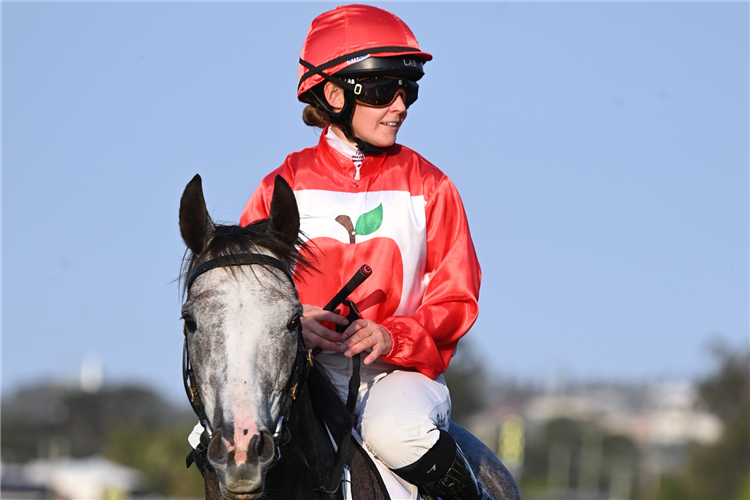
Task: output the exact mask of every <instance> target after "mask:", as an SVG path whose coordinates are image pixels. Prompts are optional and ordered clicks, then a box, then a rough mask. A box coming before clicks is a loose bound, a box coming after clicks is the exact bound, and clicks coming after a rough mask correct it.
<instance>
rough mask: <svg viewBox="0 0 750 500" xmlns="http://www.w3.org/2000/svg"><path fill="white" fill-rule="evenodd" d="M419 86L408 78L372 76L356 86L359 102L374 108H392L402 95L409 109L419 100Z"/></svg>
mask: <svg viewBox="0 0 750 500" xmlns="http://www.w3.org/2000/svg"><path fill="white" fill-rule="evenodd" d="M418 94H419V84H418V83H417V82H416V81H414V80H407V79H406V78H395V77H390V76H370V77H366V78H360V79H359V80H358V81H357V83H356V84H355V85H354V95H355V98H356V99H357V101H358V102H359V103H361V104H364V105H365V106H370V107H372V108H385V107H386V106H390V105H391V104H393V102H394V101H395V100H396V98H397V97H398V96H399V95H400V96H401V98H402V99H403V100H404V105H406V107H407V108H408V107H409V106H411V105H412V104H414V101H416V100H417V97H418Z"/></svg>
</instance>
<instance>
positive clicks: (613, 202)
mask: <svg viewBox="0 0 750 500" xmlns="http://www.w3.org/2000/svg"><path fill="white" fill-rule="evenodd" d="M335 5H337V4H335V3H234V2H233V3H179V2H166V3H148V2H142V3H141V2H138V3H90V2H81V3H37V2H34V3H15V2H7V1H5V2H2V4H1V5H0V8H1V9H2V388H3V391H4V393H5V394H8V392H9V391H12V390H13V389H15V388H17V387H19V386H20V385H22V384H25V383H29V382H33V381H37V380H41V379H44V378H46V377H51V378H55V379H57V380H60V381H65V380H70V379H72V378H75V377H76V375H77V373H78V370H79V366H80V364H81V361H82V360H83V359H87V358H88V359H92V358H98V359H101V361H102V363H103V366H104V377H105V381H108V382H122V381H126V380H135V381H138V382H150V383H153V384H154V385H155V387H156V388H157V389H158V390H160V391H163V392H164V393H165V394H167V395H169V396H170V397H174V398H175V399H179V398H181V397H183V396H182V393H181V391H182V387H181V384H182V381H181V375H180V357H181V348H182V332H181V322H180V320H179V317H180V305H181V298H180V295H179V292H178V286H177V283H176V282H175V279H176V278H177V276H178V270H179V266H180V260H181V257H182V254H183V250H184V247H183V244H182V241H181V239H180V236H179V232H178V226H177V211H178V204H179V197H180V194H181V192H182V189H183V188H184V186H185V184H186V183H187V182H188V181H189V180H190V178H191V177H192V176H193V175H194V174H195V173H200V174H201V176H202V177H203V182H204V188H205V191H206V199H207V202H208V205H209V209H210V210H211V212H212V214H213V217H214V219H216V220H219V221H225V222H235V221H237V220H238V219H239V215H240V211H241V209H242V207H243V206H244V204H245V202H246V201H247V199H248V197H249V196H250V194H251V193H252V192H253V190H254V188H255V186H256V185H257V183H258V182H259V181H260V179H261V178H262V176H263V175H265V174H266V173H267V172H269V171H270V170H272V169H274V168H276V167H277V166H278V165H279V164H281V162H282V161H283V159H284V157H285V156H286V155H287V154H288V153H289V152H292V151H296V150H299V149H301V148H303V147H307V146H311V145H314V144H315V143H317V137H318V132H317V131H316V130H314V129H310V128H308V127H306V126H305V125H304V124H303V123H302V121H301V119H300V116H301V111H302V108H303V105H302V104H301V103H299V102H297V100H296V93H295V90H296V83H297V59H298V57H299V51H300V48H301V46H302V42H303V40H304V37H305V34H306V32H307V29H308V27H309V24H310V21H311V20H312V19H313V18H314V17H315V16H316V15H317V14H319V13H321V12H323V11H325V10H328V9H330V8H333V7H335ZM378 5H380V6H383V7H385V8H387V9H389V10H392V11H393V12H394V13H396V14H397V15H398V16H400V17H401V18H402V19H403V20H404V21H406V23H407V24H409V26H410V27H411V28H412V30H413V31H414V33H415V34H416V36H417V38H418V40H419V42H420V45H421V47H422V49H423V50H425V51H428V52H430V53H432V54H433V55H434V60H433V61H431V62H429V63H428V64H427V65H426V76H425V77H424V79H423V80H422V81H421V82H420V83H421V86H420V98H419V101H418V102H417V103H416V104H415V105H414V106H412V108H410V110H409V118H408V119H407V121H406V123H405V125H404V127H403V128H402V129H401V132H400V135H399V142H400V143H402V144H405V145H407V146H409V147H411V148H413V149H416V150H417V151H419V152H420V153H421V154H422V155H423V156H425V157H426V158H427V159H428V160H430V161H432V162H433V163H435V164H436V165H437V166H438V167H440V168H441V169H442V170H443V171H445V172H446V173H447V174H448V175H449V176H450V177H451V178H452V179H453V181H454V182H455V184H456V185H457V186H458V189H459V191H460V192H461V194H462V197H463V199H464V202H465V205H466V210H467V213H468V216H469V221H470V225H471V229H472V234H473V237H474V241H475V244H476V247H477V252H478V254H479V258H480V262H481V264H482V268H483V283H482V291H481V298H480V316H479V320H478V321H477V323H476V325H475V326H474V328H473V329H472V331H471V332H470V333H469V338H470V339H471V341H470V343H471V344H473V346H474V347H475V349H476V350H477V352H478V353H479V354H480V356H482V359H484V360H485V362H486V363H487V365H488V366H489V367H491V370H492V371H493V372H494V373H498V374H503V375H506V376H512V377H517V378H519V379H535V380H541V381H543V380H545V379H547V378H548V377H549V376H550V374H551V373H556V372H558V371H560V370H565V372H566V373H567V374H568V377H569V378H572V379H577V380H588V379H595V378H600V379H606V380H613V381H639V380H647V379H659V378H672V377H678V378H679V377H694V376H696V375H697V374H700V373H702V372H703V371H704V370H705V369H706V368H707V366H709V358H708V357H707V355H706V354H705V349H704V348H705V345H706V342H707V340H708V339H710V338H711V337H712V336H714V335H722V336H724V337H725V338H727V339H730V340H731V341H732V342H733V343H734V345H738V346H739V345H747V343H748V303H749V296H748V288H749V287H748V231H749V229H748V228H749V223H748V213H749V210H748V186H749V184H748V150H749V147H748V137H749V135H750V130H749V127H748V115H749V111H750V108H749V101H748V93H749V90H748V89H749V88H750V82H749V78H748V66H749V60H750V59H749V57H748V50H749V49H748V48H749V47H750V40H749V38H748V32H749V31H748V22H749V12H748V3H747V2H741V3H739V2H737V3H718V2H715V3H708V2H706V3H676V2H666V3H644V2H633V3H596V2H581V3H561V2H558V3H523V4H522V3H460V4H459V3H383V4H378Z"/></svg>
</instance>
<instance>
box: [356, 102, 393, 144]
mask: <svg viewBox="0 0 750 500" xmlns="http://www.w3.org/2000/svg"><path fill="white" fill-rule="evenodd" d="M405 119H406V105H405V104H404V100H403V98H402V97H401V96H398V97H397V98H396V100H395V101H393V102H392V103H391V104H390V105H388V106H386V107H384V108H372V107H369V106H364V105H362V104H360V103H357V105H356V106H355V107H354V114H353V115H352V129H353V131H354V135H355V137H358V138H360V139H362V140H363V141H365V142H369V143H370V144H372V145H373V146H379V147H382V148H387V147H389V146H393V144H394V143H395V142H396V135H397V134H398V129H399V128H400V127H401V124H402V123H404V120H405Z"/></svg>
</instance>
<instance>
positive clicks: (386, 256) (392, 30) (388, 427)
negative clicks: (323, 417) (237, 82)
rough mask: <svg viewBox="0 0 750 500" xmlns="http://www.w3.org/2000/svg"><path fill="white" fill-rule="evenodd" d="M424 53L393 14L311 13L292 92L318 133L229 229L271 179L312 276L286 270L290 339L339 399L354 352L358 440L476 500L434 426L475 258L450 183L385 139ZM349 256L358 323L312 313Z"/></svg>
mask: <svg viewBox="0 0 750 500" xmlns="http://www.w3.org/2000/svg"><path fill="white" fill-rule="evenodd" d="M431 59H432V56H431V55H430V54H428V53H426V52H423V51H421V50H420V48H419V45H418V43H417V40H416V38H415V37H414V35H413V34H412V31H411V30H410V29H409V27H408V26H407V25H406V24H405V23H404V22H403V21H402V20H401V19H399V18H398V17H396V16H395V15H393V14H391V13H390V12H387V11H385V10H382V9H379V8H377V7H373V6H367V5H346V6H341V7H338V8H336V9H333V10H331V11H328V12H325V13H323V14H321V15H320V16H318V17H317V18H316V19H314V20H313V22H312V25H311V26H310V29H309V31H308V33H307V37H306V39H305V42H304V45H303V47H302V53H301V57H300V66H299V85H298V89H297V97H298V99H299V100H300V101H302V102H304V103H307V104H308V106H307V107H306V108H305V110H304V112H303V120H304V121H305V123H306V124H308V125H312V126H317V127H320V128H322V129H323V132H322V133H321V136H320V140H319V143H318V145H317V146H315V147H311V148H307V149H304V150H302V151H299V152H296V153H292V154H290V155H289V156H288V157H287V158H286V160H285V162H284V164H283V165H282V166H281V167H279V168H278V169H276V170H274V171H273V172H271V173H270V174H269V175H268V176H267V177H265V178H264V180H263V181H262V182H261V184H260V186H258V188H257V189H256V190H255V192H254V193H253V195H252V197H251V198H250V201H249V202H248V203H247V205H246V206H245V209H244V210H243V212H242V216H241V220H240V224H241V225H243V226H244V225H247V224H249V223H251V222H253V221H255V220H258V219H262V218H266V217H268V216H269V205H270V200H271V195H272V192H273V185H274V182H273V179H274V177H275V176H276V175H277V174H278V175H281V176H282V177H283V178H284V179H285V180H286V181H287V182H288V183H289V185H290V186H291V187H292V190H293V191H294V193H295V197H296V199H297V203H298V206H299V211H300V219H301V232H302V233H303V235H304V237H305V238H306V239H307V240H308V246H309V247H310V248H311V249H312V252H313V255H314V259H315V260H314V265H315V267H316V269H317V270H318V271H320V272H319V273H318V272H315V271H313V272H311V274H310V275H306V276H299V275H295V281H296V282H297V287H298V291H299V298H300V301H301V302H302V304H303V307H304V314H303V317H302V325H303V337H304V339H305V342H306V344H307V347H308V348H314V347H320V348H322V349H323V350H324V351H323V352H322V353H321V354H320V355H319V356H318V357H317V358H316V361H318V362H320V363H321V364H323V365H324V366H325V367H326V368H327V369H328V372H329V374H330V376H331V378H332V380H333V382H334V383H335V385H336V386H337V388H338V390H339V392H340V393H341V395H342V398H344V399H346V393H347V387H348V382H349V377H350V376H351V373H352V359H351V358H352V356H354V355H356V354H359V353H362V354H363V356H364V362H363V363H364V364H363V365H362V367H361V385H360V390H359V398H358V400H357V406H356V410H355V414H356V417H357V419H358V420H357V430H358V431H359V433H360V435H361V436H362V439H363V442H364V445H365V446H366V447H367V448H368V449H369V451H370V452H371V453H372V454H373V455H374V456H376V457H377V458H378V459H379V460H381V461H382V462H383V463H385V464H386V465H387V466H388V467H389V468H390V469H391V470H393V471H394V472H395V473H396V474H398V475H399V476H400V477H402V478H404V479H405V480H407V481H410V482H412V483H421V484H424V485H426V486H427V487H428V488H429V490H430V491H431V492H433V493H434V494H436V495H439V496H440V497H441V498H443V499H446V500H447V499H450V498H453V499H461V500H469V499H471V500H475V499H476V500H479V499H488V498H489V497H488V496H487V494H486V493H485V492H484V491H483V489H482V487H481V485H480V484H479V483H478V482H477V481H476V479H475V477H474V474H473V473H472V471H471V468H470V466H469V464H468V462H467V461H466V458H465V457H464V455H463V452H462V451H461V449H460V448H459V447H458V446H457V445H456V443H455V441H454V440H453V438H452V437H451V436H450V434H448V432H447V430H448V426H449V422H450V409H451V403H450V395H449V393H448V388H447V387H446V384H445V379H444V377H443V372H445V370H446V369H447V368H448V364H449V363H450V360H451V357H452V356H453V353H454V351H455V349H456V345H457V343H458V340H459V339H460V338H461V337H462V336H463V335H464V334H465V333H466V332H467V331H468V330H469V328H470V327H471V326H472V324H473V323H474V321H475V320H476V317H477V314H478V305H477V299H478V295H479V284H480V281H481V271H480V267H479V262H478V261H477V256H476V252H475V250H474V245H473V243H472V239H471V235H470V233H469V226H468V222H467V220H466V215H465V212H464V208H463V205H462V203H461V199H460V197H459V194H458V192H457V190H456V188H455V186H454V185H453V183H452V182H451V181H450V179H449V178H448V177H447V176H446V175H445V174H444V173H443V172H441V171H440V170H439V169H438V168H437V167H435V166H434V165H433V164H431V163H430V162H428V161H427V160H425V159H424V158H423V157H422V156H420V155H419V154H417V153H416V152H415V151H413V150H411V149H409V148H407V147H405V146H401V145H399V144H397V143H396V135H397V134H398V131H399V128H400V127H401V126H402V125H403V123H404V120H405V119H406V115H407V108H409V106H411V105H412V104H414V102H415V101H416V100H417V95H418V90H419V84H418V83H417V81H418V80H419V79H420V78H421V77H422V76H423V75H424V69H423V66H424V63H425V62H427V61H429V60H431ZM362 264H368V265H370V266H371V267H372V269H373V273H372V276H371V277H370V278H369V279H368V280H367V281H365V282H364V283H363V284H362V286H360V287H359V288H358V289H357V290H356V291H355V292H354V293H353V294H352V296H351V299H352V301H353V302H354V303H355V304H356V306H357V308H358V309H359V311H360V313H361V318H360V319H356V320H353V321H351V323H350V322H349V320H347V318H346V317H345V316H343V315H341V314H339V312H341V311H337V312H329V311H324V310H323V309H322V307H323V305H324V304H326V303H327V302H328V301H329V300H330V299H331V298H332V297H333V296H334V295H335V294H336V292H337V291H338V290H339V289H341V287H342V286H343V285H344V284H345V283H346V282H347V281H348V279H349V277H351V276H352V275H353V274H354V272H355V271H356V270H357V269H358V268H359V267H360V266H361V265H362ZM337 327H338V328H337ZM337 329H338V330H339V331H337ZM341 330H343V333H341Z"/></svg>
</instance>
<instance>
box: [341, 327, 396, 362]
mask: <svg viewBox="0 0 750 500" xmlns="http://www.w3.org/2000/svg"><path fill="white" fill-rule="evenodd" d="M343 338H344V339H345V340H344V348H345V349H346V350H345V351H344V355H345V356H346V357H347V358H351V357H352V356H354V355H355V354H359V353H360V352H362V351H364V350H366V349H371V350H372V351H371V352H370V354H368V355H367V357H366V358H365V359H364V363H365V364H366V365H369V364H370V363H372V362H373V361H375V360H376V359H378V357H380V356H382V355H384V354H388V352H389V351H390V350H391V346H392V345H393V342H392V340H391V335H390V334H389V333H388V331H387V330H386V329H385V328H383V327H382V326H380V325H378V324H377V323H375V322H374V321H371V320H369V319H358V320H356V321H353V322H352V324H351V325H349V328H347V329H346V330H345V331H344V337H343Z"/></svg>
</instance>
